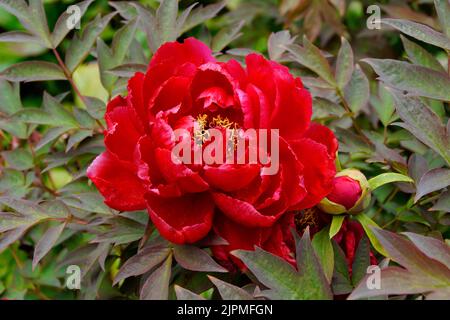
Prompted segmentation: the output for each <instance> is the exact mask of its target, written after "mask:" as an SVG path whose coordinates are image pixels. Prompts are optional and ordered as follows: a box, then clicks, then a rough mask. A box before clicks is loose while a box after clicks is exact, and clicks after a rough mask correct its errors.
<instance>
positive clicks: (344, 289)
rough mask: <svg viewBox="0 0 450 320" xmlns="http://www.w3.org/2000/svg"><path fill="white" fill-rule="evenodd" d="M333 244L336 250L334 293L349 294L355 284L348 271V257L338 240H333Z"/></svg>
mask: <svg viewBox="0 0 450 320" xmlns="http://www.w3.org/2000/svg"><path fill="white" fill-rule="evenodd" d="M332 245H333V252H334V272H333V281H332V287H333V294H335V295H340V294H348V293H350V292H351V291H352V290H353V286H352V283H351V281H350V275H349V273H348V264H347V258H346V256H345V254H344V252H343V251H342V249H341V247H340V246H339V244H337V242H336V241H334V240H332Z"/></svg>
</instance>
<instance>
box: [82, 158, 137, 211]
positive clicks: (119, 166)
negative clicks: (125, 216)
mask: <svg viewBox="0 0 450 320" xmlns="http://www.w3.org/2000/svg"><path fill="white" fill-rule="evenodd" d="M87 176H88V178H89V179H91V180H92V182H94V184H95V185H96V187H97V188H98V190H99V191H100V193H101V194H102V195H103V196H104V197H105V203H106V204H107V205H108V206H110V207H111V208H113V209H116V210H119V211H131V210H141V209H144V208H145V207H146V205H145V200H144V193H145V191H146V190H145V188H144V186H143V185H142V183H141V181H140V180H139V178H138V177H137V176H136V174H135V171H134V168H133V167H132V165H130V164H129V163H126V162H123V161H120V160H119V159H117V158H116V157H115V156H114V155H113V154H111V153H110V152H108V151H106V152H103V153H102V154H100V155H99V156H98V157H97V158H96V159H95V160H94V161H93V162H92V163H91V165H90V166H89V168H88V169H87Z"/></svg>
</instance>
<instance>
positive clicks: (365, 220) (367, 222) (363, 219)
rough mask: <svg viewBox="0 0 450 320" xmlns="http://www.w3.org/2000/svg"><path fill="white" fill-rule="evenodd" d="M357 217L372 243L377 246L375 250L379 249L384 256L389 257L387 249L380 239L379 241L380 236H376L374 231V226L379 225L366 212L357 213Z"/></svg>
mask: <svg viewBox="0 0 450 320" xmlns="http://www.w3.org/2000/svg"><path fill="white" fill-rule="evenodd" d="M355 218H356V220H358V221H359V223H361V225H362V227H363V229H364V231H365V233H366V235H367V237H368V238H369V240H370V243H371V244H372V246H373V247H374V248H375V250H377V251H378V252H379V253H381V254H382V255H383V256H385V257H387V253H386V251H385V250H384V248H383V246H382V245H381V243H380V241H378V238H377V237H376V236H375V234H374V233H373V231H372V228H379V226H378V225H377V224H376V223H375V222H374V221H373V220H372V219H370V218H369V217H368V216H367V215H365V214H364V213H361V214H358V215H356V216H355Z"/></svg>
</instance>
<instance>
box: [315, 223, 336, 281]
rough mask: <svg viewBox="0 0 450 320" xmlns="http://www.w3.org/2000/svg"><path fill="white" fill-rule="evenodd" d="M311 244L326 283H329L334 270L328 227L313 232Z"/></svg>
mask: <svg viewBox="0 0 450 320" xmlns="http://www.w3.org/2000/svg"><path fill="white" fill-rule="evenodd" d="M311 244H312V247H313V248H314V251H315V252H316V255H317V257H318V258H319V261H320V263H321V265H322V267H323V271H324V274H325V276H326V278H327V280H328V283H331V279H332V277H333V270H334V253H333V246H332V245H331V241H330V237H329V230H328V228H323V229H322V230H320V231H319V232H317V233H316V234H314V237H313V239H312V242H311Z"/></svg>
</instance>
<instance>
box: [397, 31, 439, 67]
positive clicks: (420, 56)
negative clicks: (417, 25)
mask: <svg viewBox="0 0 450 320" xmlns="http://www.w3.org/2000/svg"><path fill="white" fill-rule="evenodd" d="M400 38H401V39H402V42H403V47H404V48H405V51H406V53H407V54H408V58H409V60H410V61H411V62H412V63H414V64H417V65H420V66H422V67H426V68H430V69H433V70H435V71H438V72H445V69H444V67H443V66H442V65H441V64H440V63H439V61H437V60H436V58H435V57H434V56H433V55H432V54H430V53H429V52H428V51H426V50H425V49H424V48H422V47H421V46H419V45H418V44H416V43H415V42H413V41H410V40H408V38H406V37H404V36H402V35H400Z"/></svg>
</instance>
